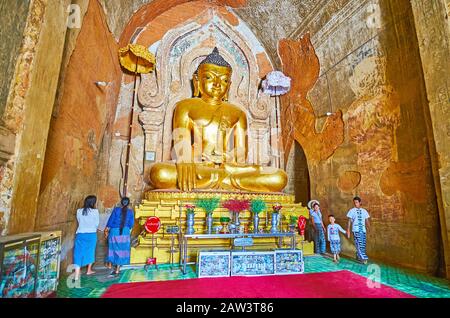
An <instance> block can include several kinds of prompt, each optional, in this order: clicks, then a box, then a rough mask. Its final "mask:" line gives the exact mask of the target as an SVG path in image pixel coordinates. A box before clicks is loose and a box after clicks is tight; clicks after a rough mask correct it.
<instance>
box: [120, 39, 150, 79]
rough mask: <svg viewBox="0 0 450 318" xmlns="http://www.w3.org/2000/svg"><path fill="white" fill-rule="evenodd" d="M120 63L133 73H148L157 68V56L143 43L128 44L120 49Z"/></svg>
mask: <svg viewBox="0 0 450 318" xmlns="http://www.w3.org/2000/svg"><path fill="white" fill-rule="evenodd" d="M119 60H120V65H122V67H124V68H125V69H127V70H128V71H130V72H133V73H139V74H147V73H150V72H151V71H153V70H154V69H155V64H156V59H155V56H154V55H153V54H152V53H151V52H150V51H149V50H148V49H147V48H146V47H145V46H143V45H139V44H128V45H127V46H126V47H124V48H121V49H119Z"/></svg>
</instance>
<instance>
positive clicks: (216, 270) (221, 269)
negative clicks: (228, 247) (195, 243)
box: [197, 251, 230, 278]
mask: <svg viewBox="0 0 450 318" xmlns="http://www.w3.org/2000/svg"><path fill="white" fill-rule="evenodd" d="M197 272H198V277H199V278H201V277H227V276H230V252H228V251H199V252H198V256H197Z"/></svg>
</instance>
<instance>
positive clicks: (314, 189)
mask: <svg viewBox="0 0 450 318" xmlns="http://www.w3.org/2000/svg"><path fill="white" fill-rule="evenodd" d="M327 14H328V11H327V9H326V8H324V9H323V10H322V11H321V14H319V15H318V16H317V19H316V20H313V21H311V23H310V25H306V26H303V27H304V29H303V32H306V31H310V32H311V42H312V45H313V47H314V49H315V52H316V54H317V56H318V60H319V63H320V73H319V74H318V75H319V77H318V79H317V82H315V84H314V85H313V88H312V89H310V90H309V93H308V95H307V96H308V100H309V101H310V103H311V105H312V107H313V112H314V117H315V125H314V126H307V127H309V128H308V131H310V130H311V129H315V130H316V131H317V132H318V133H319V132H321V131H324V130H323V129H325V128H326V127H327V125H328V124H329V123H331V122H332V121H335V119H336V117H333V116H335V115H333V116H331V117H328V118H327V116H326V115H325V114H326V113H327V112H332V113H335V114H338V113H336V112H338V111H339V112H342V123H343V130H340V129H337V130H336V129H331V130H330V129H328V130H326V134H325V136H324V138H323V140H322V145H323V146H324V147H325V149H330V150H331V151H328V152H324V153H327V155H326V156H322V157H320V158H317V156H316V151H314V147H312V146H311V147H310V146H309V143H311V142H313V143H314V144H317V142H320V139H317V138H316V140H315V141H310V140H311V139H312V138H309V139H307V138H304V137H302V136H304V135H305V131H303V132H302V131H299V132H298V133H296V134H295V137H294V138H296V139H297V140H299V141H300V143H301V144H302V146H303V147H304V148H305V152H306V156H307V158H308V163H309V169H310V174H311V197H312V198H315V199H318V200H319V201H320V202H321V203H322V208H323V211H324V212H325V213H324V214H325V215H326V214H329V213H333V214H335V215H336V216H337V222H338V223H340V224H341V225H343V226H346V223H347V219H346V217H345V216H346V212H347V211H348V209H349V208H351V207H352V197H353V196H354V195H359V196H361V197H362V199H363V205H364V206H365V207H366V208H367V209H368V211H369V212H370V214H371V216H372V219H371V220H372V228H371V231H370V232H369V233H368V246H367V248H368V255H369V257H373V258H375V259H380V260H383V261H386V262H390V263H394V264H398V265H402V266H406V267H411V268H415V269H418V270H421V271H427V272H429V273H433V274H436V273H437V271H438V267H439V258H440V253H441V252H440V248H439V240H440V239H439V225H438V212H437V205H436V199H435V190H434V183H433V179H432V173H431V161H430V154H429V149H428V142H427V131H426V123H425V122H424V107H426V106H427V105H426V103H427V101H426V98H425V88H424V82H423V78H422V69H421V62H420V56H419V51H418V43H417V40H416V39H417V38H416V34H415V31H414V19H413V16H412V11H411V6H410V4H409V2H408V1H387V0H380V1H353V2H349V3H348V4H347V5H346V6H344V7H343V8H342V9H341V10H340V11H339V13H338V14H335V15H332V16H331V19H329V20H327V19H322V17H323V15H327ZM320 21H323V22H322V23H323V24H321V25H320V24H319V26H318V23H320ZM303 32H300V31H296V34H302V33H303ZM305 45H306V44H305V43H304V44H303V45H300V47H303V48H305V50H304V51H303V53H302V52H301V51H300V53H299V54H300V56H302V57H301V58H299V60H300V61H306V60H305V59H308V58H311V57H308V54H312V53H311V52H312V51H311V50H309V49H306V47H307V46H305ZM286 48H287V47H286V46H285V47H284V49H286ZM286 52H287V51H286V50H281V54H282V57H283V54H285V55H284V56H286ZM302 54H303V55H302ZM289 63H290V62H289V59H287V58H286V59H283V64H286V66H289V65H290V64H289ZM297 64H298V65H300V66H301V65H302V63H297ZM307 65H313V64H308V63H305V64H304V65H303V67H304V69H299V70H298V73H301V74H303V75H304V74H308V73H311V72H312V71H310V70H309V68H308V66H307ZM294 77H295V75H294ZM303 78H305V76H303ZM312 78H314V76H313V77H312ZM295 79H296V80H297V81H302V77H301V76H300V75H298V77H297V78H295ZM295 79H294V80H295ZM306 91H308V90H306ZM293 94H294V93H293ZM291 97H294V95H291ZM284 102H285V103H286V102H287V100H286V99H285V100H284ZM304 102H305V103H307V101H306V100H305V101H304ZM303 105H307V104H303ZM286 107H287V106H286ZM297 107H303V106H301V105H299V106H297ZM301 111H302V109H300V108H298V112H301ZM303 113H304V111H303ZM299 120H300V121H297V123H298V124H300V125H302V124H301V123H302V121H301V116H300V117H299ZM341 138H342V139H341ZM339 139H341V141H340V142H338V143H337V147H334V148H330V146H331V145H327V143H326V142H327V140H328V141H330V142H333V141H336V140H339ZM325 149H324V151H325ZM333 149H334V150H333ZM343 250H344V252H345V253H346V254H349V255H351V256H353V255H354V247H353V242H351V241H348V240H346V239H345V240H344V241H343Z"/></svg>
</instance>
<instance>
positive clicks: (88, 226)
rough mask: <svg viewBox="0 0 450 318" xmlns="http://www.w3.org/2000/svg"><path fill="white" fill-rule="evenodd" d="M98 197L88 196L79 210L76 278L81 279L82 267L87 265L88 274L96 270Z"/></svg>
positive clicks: (75, 257) (98, 218) (75, 254)
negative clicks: (94, 265)
mask: <svg viewBox="0 0 450 318" xmlns="http://www.w3.org/2000/svg"><path fill="white" fill-rule="evenodd" d="M96 203H97V197H96V196H95V195H90V196H87V197H86V198H85V199H84V206H83V208H82V209H78V210H77V221H78V228H77V232H76V236H75V246H74V251H73V263H74V264H75V280H78V279H80V270H81V267H83V266H86V265H87V267H88V268H87V272H86V274H87V275H92V274H94V273H95V272H94V271H93V270H92V265H93V264H94V262H95V247H96V246H97V229H98V225H99V223H100V216H99V213H98V210H97V209H96V208H95V204H96Z"/></svg>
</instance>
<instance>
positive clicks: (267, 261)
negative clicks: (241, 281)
mask: <svg viewBox="0 0 450 318" xmlns="http://www.w3.org/2000/svg"><path fill="white" fill-rule="evenodd" d="M274 273H275V253H274V252H256V251H255V252H250V251H248V252H247V251H246V252H240V251H236V252H234V251H233V252H232V253H231V276H262V275H273V274H274Z"/></svg>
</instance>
